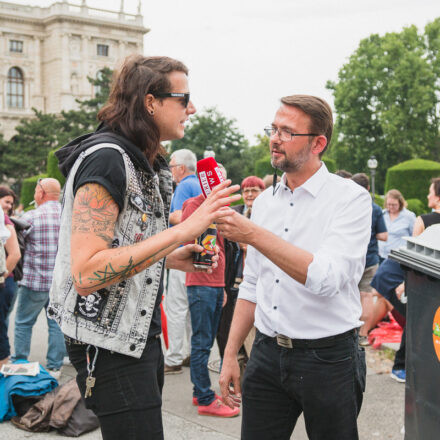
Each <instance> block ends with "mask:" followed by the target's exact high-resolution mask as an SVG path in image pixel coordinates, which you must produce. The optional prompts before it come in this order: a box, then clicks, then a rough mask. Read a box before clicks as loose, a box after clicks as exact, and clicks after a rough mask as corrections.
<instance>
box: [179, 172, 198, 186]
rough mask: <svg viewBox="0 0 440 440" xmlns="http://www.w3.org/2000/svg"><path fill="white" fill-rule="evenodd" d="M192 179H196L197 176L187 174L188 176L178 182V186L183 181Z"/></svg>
mask: <svg viewBox="0 0 440 440" xmlns="http://www.w3.org/2000/svg"><path fill="white" fill-rule="evenodd" d="M194 177H195V178H197V176H196V175H195V174H189V175H188V176H186V177H184V178H183V179H182V180H181V181H180V182H179V185H180V184H181V183H182V182H183V181H184V180H187V179H193V178H194Z"/></svg>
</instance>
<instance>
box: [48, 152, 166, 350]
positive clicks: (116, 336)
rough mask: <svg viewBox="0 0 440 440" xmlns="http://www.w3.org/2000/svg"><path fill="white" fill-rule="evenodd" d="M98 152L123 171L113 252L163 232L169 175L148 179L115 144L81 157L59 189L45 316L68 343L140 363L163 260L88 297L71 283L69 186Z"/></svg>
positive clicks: (157, 175) (70, 193) (160, 172)
mask: <svg viewBox="0 0 440 440" xmlns="http://www.w3.org/2000/svg"><path fill="white" fill-rule="evenodd" d="M101 148H114V149H116V150H118V151H119V152H120V153H121V155H122V157H123V160H124V164H125V171H126V192H125V199H124V208H123V209H122V211H120V213H119V216H118V218H117V221H116V225H115V232H114V238H113V247H119V246H130V245H133V244H135V243H137V242H139V241H142V240H145V239H146V238H148V237H151V236H153V235H155V234H157V233H159V232H161V231H163V230H164V229H166V228H167V225H168V214H169V206H170V201H171V194H172V179H171V173H170V171H169V170H168V169H161V170H160V171H159V172H158V174H152V175H150V174H147V173H146V172H144V171H142V170H139V169H137V168H135V167H134V165H133V163H132V161H131V160H130V158H129V156H128V155H127V153H126V152H125V151H124V150H123V149H122V148H121V147H120V146H118V145H116V144H109V143H101V144H98V145H95V146H93V147H91V148H89V149H87V150H86V151H83V152H82V153H80V155H79V157H78V159H77V160H76V162H75V164H74V165H73V168H72V169H71V171H70V173H69V177H68V179H67V182H66V185H65V189H64V200H63V212H62V216H61V228H60V238H59V244H58V254H57V258H56V262H55V269H54V275H53V282H52V287H51V289H50V304H49V308H48V316H49V317H50V318H52V319H55V320H56V321H57V322H58V324H59V325H60V327H61V330H62V332H63V333H64V334H65V335H67V336H69V337H71V338H74V339H77V340H79V341H81V342H85V343H88V344H92V345H95V346H98V347H102V348H105V349H107V350H112V351H116V352H118V353H122V354H125V355H129V356H133V357H137V358H139V357H140V356H141V354H142V352H143V350H144V347H145V344H146V342H147V337H148V330H149V327H150V322H151V318H152V315H153V311H154V307H155V303H156V297H157V293H158V290H159V287H160V280H161V273H162V267H163V264H164V260H161V261H158V262H157V263H155V264H153V265H152V266H150V267H148V268H147V269H145V270H144V271H142V272H140V273H138V274H136V275H135V276H133V277H131V278H128V279H126V280H124V281H121V282H120V283H117V284H113V285H111V286H107V287H106V288H104V289H100V290H98V291H97V292H93V293H91V294H89V295H87V296H80V295H79V294H78V293H77V292H76V290H75V287H74V285H73V281H72V275H71V269H70V234H71V232H70V231H71V223H72V210H73V201H74V195H73V182H74V179H75V174H76V172H77V170H78V168H79V166H80V164H81V163H82V161H83V160H84V159H85V158H86V157H87V156H88V155H90V154H92V153H93V152H95V151H97V150H99V149H101Z"/></svg>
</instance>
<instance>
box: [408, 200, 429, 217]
mask: <svg viewBox="0 0 440 440" xmlns="http://www.w3.org/2000/svg"><path fill="white" fill-rule="evenodd" d="M406 203H408V206H407V208H406V209H409V210H410V211H412V212H414V214H415V215H417V216H419V215H422V214H425V213H426V212H427V209H426V206H425V205H424V204H423V202H422V201H421V200H419V199H408V200H407V201H406Z"/></svg>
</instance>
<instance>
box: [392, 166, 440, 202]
mask: <svg viewBox="0 0 440 440" xmlns="http://www.w3.org/2000/svg"><path fill="white" fill-rule="evenodd" d="M433 177H440V163H438V162H434V161H432V160H424V159H412V160H407V161H406V162H402V163H399V164H398V165H395V166H393V167H391V168H388V171H387V176H386V180H385V193H386V192H387V191H389V190H390V189H398V190H399V191H400V192H401V193H402V194H403V197H405V199H418V200H419V201H421V202H422V203H423V205H424V206H425V209H426V207H427V204H428V200H427V198H426V196H427V194H428V190H429V185H430V180H431V178H433Z"/></svg>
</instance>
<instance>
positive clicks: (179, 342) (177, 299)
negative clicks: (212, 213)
mask: <svg viewBox="0 0 440 440" xmlns="http://www.w3.org/2000/svg"><path fill="white" fill-rule="evenodd" d="M168 166H169V167H170V170H171V174H172V175H173V181H174V182H175V183H176V185H177V186H176V189H175V191H174V194H173V198H172V199H171V206H170V220H169V222H170V225H171V226H174V225H178V224H179V223H180V222H181V221H182V205H183V203H184V202H185V201H186V200H188V199H190V198H191V197H195V196H198V195H199V194H200V193H201V189H200V184H199V179H197V176H196V167H197V158H196V155H195V154H194V153H193V152H192V151H191V150H187V149H181V150H176V151H174V152H173V153H172V154H171V157H170V163H169V165H168ZM165 305H166V316H167V328H168V341H169V347H168V350H167V353H166V355H165V369H164V372H165V374H179V373H182V365H184V364H185V365H188V364H189V351H190V337H191V318H190V313H189V306H188V295H187V292H186V286H185V272H182V271H181V270H174V269H170V270H169V273H168V283H167V290H166V295H165ZM185 349H186V350H188V352H187V353H183V350H185Z"/></svg>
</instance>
